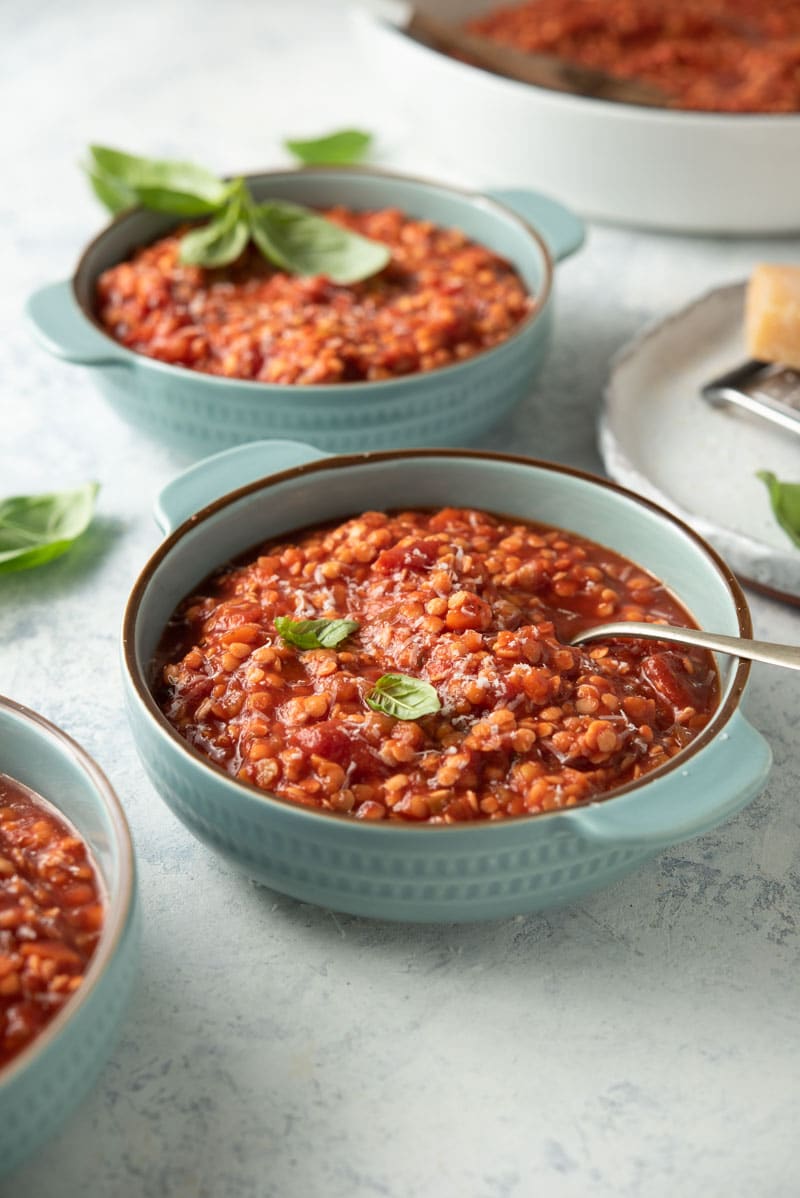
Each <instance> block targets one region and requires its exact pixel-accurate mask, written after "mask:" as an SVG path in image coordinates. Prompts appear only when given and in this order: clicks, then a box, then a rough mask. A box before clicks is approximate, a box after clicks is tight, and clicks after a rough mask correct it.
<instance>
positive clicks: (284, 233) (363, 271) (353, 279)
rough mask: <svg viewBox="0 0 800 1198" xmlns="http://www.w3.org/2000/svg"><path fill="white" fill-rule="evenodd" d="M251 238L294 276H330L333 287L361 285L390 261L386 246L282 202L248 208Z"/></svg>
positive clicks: (306, 210)
mask: <svg viewBox="0 0 800 1198" xmlns="http://www.w3.org/2000/svg"><path fill="white" fill-rule="evenodd" d="M250 225H251V228H252V233H253V240H254V241H255V243H256V245H257V246H258V248H259V249H260V250H261V252H262V254H263V255H264V257H265V258H269V260H270V262H274V263H275V264H276V265H277V266H280V267H282V268H283V269H284V270H288V271H289V272H290V273H291V274H295V275H327V276H328V278H329V279H331V280H332V282H334V283H343V284H345V283H357V282H359V281H360V280H361V279H366V278H369V277H370V276H371V275H375V274H377V273H378V271H380V270H383V268H384V267H385V266H386V265H387V263H388V262H389V259H390V258H391V253H390V251H389V249H388V247H387V246H385V245H381V243H380V242H378V241H370V240H368V239H367V238H366V237H361V236H360V235H359V234H358V233H352V232H351V231H350V230H349V229H345V228H343V227H342V226H341V225H337V224H334V222H333V221H330V220H326V219H325V218H324V217H322V216H318V215H317V214H316V213H315V212H311V211H310V210H309V209H308V208H302V207H300V205H299V204H289V203H286V202H285V201H281V200H269V201H268V202H267V203H264V204H255V205H253V207H252V208H251V210H250Z"/></svg>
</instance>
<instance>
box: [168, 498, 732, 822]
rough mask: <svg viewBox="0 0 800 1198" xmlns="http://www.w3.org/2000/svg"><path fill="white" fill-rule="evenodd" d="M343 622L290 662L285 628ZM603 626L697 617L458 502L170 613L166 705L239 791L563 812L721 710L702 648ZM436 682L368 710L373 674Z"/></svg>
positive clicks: (496, 815)
mask: <svg viewBox="0 0 800 1198" xmlns="http://www.w3.org/2000/svg"><path fill="white" fill-rule="evenodd" d="M285 615H288V616H290V617H292V618H295V619H316V618H333V617H346V618H348V619H352V620H357V621H358V622H359V624H360V629H359V631H358V632H356V633H355V634H354V635H353V636H352V637H351V638H350V639H348V640H347V641H346V642H344V643H343V644H341V645H339V646H337V648H336V649H319V650H308V651H305V652H303V651H301V650H298V649H296V648H294V647H292V646H290V645H287V644H285V643H284V642H283V641H282V639H281V637H280V636H279V635H278V633H277V632H276V630H275V627H274V621H275V618H276V617H278V616H285ZM611 619H617V620H618V619H631V620H650V621H659V620H660V621H665V622H668V623H677V624H685V623H687V622H689V623H691V621H690V618H689V616H688V614H687V612H686V611H685V610H684V609H683V608H682V607H681V606H680V604H678V603H677V602H676V600H675V599H674V598H673V597H672V596H671V595H670V594H669V592H668V591H666V589H665V588H664V587H663V586H662V584H661V583H659V582H658V581H657V580H656V579H655V578H653V577H652V576H651V575H649V574H648V573H646V572H645V571H644V570H642V569H641V568H639V567H638V566H636V565H634V564H633V563H632V562H629V561H627V560H626V559H625V558H623V557H620V556H619V555H618V554H616V553H614V552H612V551H611V550H609V549H605V548H603V547H602V546H599V545H596V544H594V543H592V542H591V541H588V540H586V539H585V538H583V537H580V536H577V535H576V534H574V533H568V532H564V531H563V530H560V529H556V528H551V527H548V526H545V525H538V524H532V523H527V522H523V521H521V520H518V519H515V518H505V517H499V516H493V515H489V514H487V513H485V512H480V511H473V510H471V509H460V508H445V509H443V510H441V511H437V512H429V511H404V512H400V513H396V514H386V513H383V512H365V513H364V514H363V515H360V516H357V517H355V518H353V519H349V520H346V521H345V522H344V523H342V524H339V525H337V526H335V527H329V528H324V529H317V530H314V531H310V532H304V533H302V534H299V535H298V536H297V537H296V538H294V539H292V540H287V541H282V542H280V543H275V544H269V545H266V546H264V547H263V548H261V549H260V550H259V551H258V552H257V553H256V554H255V555H251V556H250V558H249V560H248V561H247V562H246V563H245V564H234V565H232V566H230V567H226V568H225V569H223V570H222V571H221V572H219V573H218V574H216V575H215V576H214V577H213V578H211V579H210V580H208V582H207V583H206V584H205V585H204V586H203V587H202V588H201V592H200V593H198V594H195V595H192V596H190V597H189V598H187V599H186V600H185V601H184V602H183V603H182V604H181V606H180V607H179V609H178V611H177V612H176V613H175V616H174V617H173V620H172V621H171V622H170V625H169V627H168V629H167V630H166V633H165V636H164V639H163V641H162V645H161V649H160V653H159V657H158V661H157V663H156V681H155V689H156V693H157V698H158V702H159V704H160V706H161V708H162V710H163V712H164V713H165V715H166V717H167V719H168V720H169V721H170V723H171V724H173V725H174V727H175V728H176V729H177V730H178V731H179V732H180V734H181V735H182V736H183V737H185V738H186V740H187V741H188V742H189V743H190V744H191V745H193V746H194V747H195V748H197V749H199V750H200V752H201V753H203V754H205V755H206V756H207V757H208V758H210V760H211V761H213V762H214V763H215V764H216V765H218V766H220V767H221V768H222V769H224V770H227V772H228V773H230V774H232V775H233V776H235V777H237V778H241V779H242V780H243V781H245V782H249V783H252V784H253V785H255V786H257V787H260V788H262V789H263V790H266V791H270V792H273V793H275V794H277V795H280V796H282V797H284V798H286V799H290V800H293V801H294V802H297V803H300V804H303V805H305V806H310V807H315V808H321V809H325V810H329V811H336V812H346V813H349V814H352V815H354V816H355V817H356V818H358V819H366V820H380V819H390V820H405V821H427V822H429V823H454V822H459V821H464V820H479V819H502V818H504V817H507V816H518V815H526V814H535V813H538V812H542V811H549V810H552V809H554V808H559V807H569V806H572V805H574V804H576V803H580V802H582V801H584V800H587V799H591V798H596V797H598V796H602V795H603V794H604V793H606V792H608V791H610V790H612V789H614V788H615V787H617V786H619V785H621V784H622V783H625V782H628V781H631V780H634V779H636V778H639V777H640V776H642V775H643V774H645V773H647V772H648V771H650V770H653V769H655V768H657V767H658V766H659V765H662V764H663V763H664V762H666V761H667V760H668V759H669V758H670V757H672V756H674V755H675V754H676V753H678V752H679V751H680V750H681V749H682V748H683V747H684V746H685V745H687V744H688V743H689V741H691V740H692V738H693V737H694V736H695V735H696V734H697V733H698V732H699V731H700V729H702V728H703V727H704V726H705V725H706V724H707V722H708V720H709V718H710V716H711V713H712V712H713V710H714V708H715V707H716V705H717V703H718V700H719V688H718V679H717V674H716V670H715V668H714V664H713V659H712V658H711V656H710V655H709V654H708V653H707V652H705V651H704V650H686V651H684V650H681V651H678V652H676V651H675V650H674V649H671V648H665V647H661V646H659V645H658V644H655V645H654V644H653V643H652V642H651V643H649V644H648V643H647V642H644V641H630V640H622V641H621V640H617V641H615V642H611V643H609V644H595V645H592V646H590V647H587V648H574V647H570V646H569V645H567V644H566V643H565V642H566V641H568V640H569V638H570V637H571V636H572V635H574V633H575V632H577V631H578V630H580V629H581V628H585V627H589V626H591V625H593V624H597V623H600V622H603V621H606V620H611ZM392 672H398V673H403V674H407V675H411V676H412V677H417V678H421V679H424V680H425V681H427V682H429V683H430V684H432V685H433V686H434V687H435V689H436V691H437V693H438V696H439V698H440V700H441V703H442V709H441V711H439V712H437V713H436V714H433V715H428V716H425V717H423V718H422V719H419V720H417V721H406V720H395V719H392V718H390V717H389V716H387V715H384V714H382V713H380V712H376V711H372V710H371V709H370V708H369V707H368V706H367V705H366V703H365V701H364V700H365V696H366V695H367V694H368V693H369V691H370V690H371V689H372V687H373V685H374V683H375V681H376V679H377V678H378V677H379V676H380V675H382V674H384V673H392Z"/></svg>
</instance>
